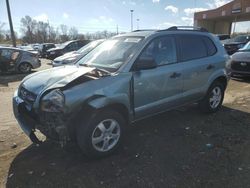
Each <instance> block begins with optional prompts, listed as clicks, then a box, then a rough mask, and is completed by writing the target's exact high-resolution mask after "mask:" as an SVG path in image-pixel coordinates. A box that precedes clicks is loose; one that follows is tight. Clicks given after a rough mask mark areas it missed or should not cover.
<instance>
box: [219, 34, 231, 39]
mask: <svg viewBox="0 0 250 188" xmlns="http://www.w3.org/2000/svg"><path fill="white" fill-rule="evenodd" d="M216 36H217V37H218V38H219V40H227V39H230V35H228V34H216Z"/></svg>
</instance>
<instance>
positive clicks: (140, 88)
mask: <svg viewBox="0 0 250 188" xmlns="http://www.w3.org/2000/svg"><path fill="white" fill-rule="evenodd" d="M227 60H228V55H227V54H226V52H225V50H224V48H223V46H222V45H221V44H220V41H219V40H218V39H217V38H216V37H214V36H213V35H211V34H209V33H208V32H206V31H205V30H204V29H200V28H194V29H192V30H191V29H185V28H177V27H171V28H169V29H166V30H155V31H153V30H151V31H135V32H131V33H127V34H123V35H118V36H115V37H113V38H111V39H109V40H106V41H104V42H103V43H102V44H100V45H99V46H98V47H96V48H95V49H94V50H93V51H91V52H90V53H88V54H87V55H86V56H85V57H83V58H82V59H80V60H79V61H78V62H77V64H76V65H73V66H63V67H57V68H53V69H48V70H44V71H40V72H37V73H34V74H31V75H29V76H27V77H26V78H24V80H23V81H22V82H21V84H20V86H19V88H18V90H17V91H16V92H15V94H14V97H13V109H14V114H15V117H16V119H17V121H18V123H19V124H20V126H21V128H22V129H23V130H24V132H25V133H26V134H27V135H28V136H29V137H30V139H31V140H32V141H33V142H39V140H38V138H37V137H36V134H35V131H36V130H40V131H41V132H42V133H43V134H44V135H46V137H47V138H49V139H53V140H57V141H60V142H61V143H63V144H65V143H66V142H68V141H75V142H76V143H77V144H78V145H79V147H80V148H81V149H82V151H83V152H84V153H85V154H86V155H87V156H89V157H103V156H106V155H108V154H110V153H112V152H113V151H114V150H116V149H117V147H118V146H119V145H120V142H121V139H122V137H123V136H125V135H124V128H125V127H126V126H127V125H130V124H131V123H133V122H135V121H138V120H140V119H143V118H146V117H149V116H152V115H154V114H157V113H161V112H164V111H167V110H169V109H172V108H176V107H179V106H182V105H185V104H188V103H194V102H198V103H199V106H200V108H201V110H202V111H205V112H216V111H217V110H218V109H219V108H220V107H221V104H222V101H223V97H224V91H225V89H226V86H227V81H228V78H227V74H226V71H225V63H226V61H227Z"/></svg>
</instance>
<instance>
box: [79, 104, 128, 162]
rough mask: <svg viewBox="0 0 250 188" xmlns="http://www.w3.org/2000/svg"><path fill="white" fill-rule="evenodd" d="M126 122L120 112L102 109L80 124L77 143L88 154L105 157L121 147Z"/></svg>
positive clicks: (94, 156)
mask: <svg viewBox="0 0 250 188" xmlns="http://www.w3.org/2000/svg"><path fill="white" fill-rule="evenodd" d="M124 124H125V121H124V118H123V117H122V116H121V114H119V113H118V112H115V111H113V110H108V109H106V110H102V111H100V112H98V113H97V114H95V115H93V116H92V117H90V118H89V119H85V120H83V121H82V123H81V124H80V125H79V126H78V128H77V143H78V145H79V147H80V148H81V150H82V151H83V153H84V154H85V155H86V156H88V157H90V158H101V157H105V156H107V155H109V154H111V153H113V152H114V151H115V150H116V149H117V148H118V147H119V145H120V142H121V139H122V135H123V127H124Z"/></svg>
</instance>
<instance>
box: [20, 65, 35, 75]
mask: <svg viewBox="0 0 250 188" xmlns="http://www.w3.org/2000/svg"><path fill="white" fill-rule="evenodd" d="M31 69H32V67H31V65H30V64H29V63H22V64H21V65H19V67H18V70H19V71H20V72H21V73H24V74H26V73H30V72H31Z"/></svg>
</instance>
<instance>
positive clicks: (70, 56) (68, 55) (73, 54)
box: [54, 51, 80, 61]
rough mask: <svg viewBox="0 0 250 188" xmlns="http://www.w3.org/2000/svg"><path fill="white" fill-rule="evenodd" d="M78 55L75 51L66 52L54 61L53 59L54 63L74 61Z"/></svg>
mask: <svg viewBox="0 0 250 188" xmlns="http://www.w3.org/2000/svg"><path fill="white" fill-rule="evenodd" d="M79 55H80V54H79V53H77V52H76V51H74V52H68V53H66V54H64V55H62V56H59V57H57V58H56V59H54V61H63V60H67V59H76V58H77V57H78V56H79Z"/></svg>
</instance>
